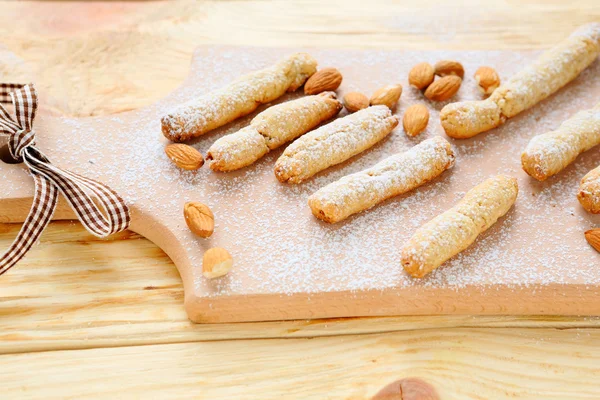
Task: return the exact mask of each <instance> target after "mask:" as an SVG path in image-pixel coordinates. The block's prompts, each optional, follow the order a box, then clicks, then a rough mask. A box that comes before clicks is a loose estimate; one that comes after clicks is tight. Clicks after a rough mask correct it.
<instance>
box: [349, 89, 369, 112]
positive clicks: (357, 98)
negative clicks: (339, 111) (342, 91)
mask: <svg viewBox="0 0 600 400" xmlns="http://www.w3.org/2000/svg"><path fill="white" fill-rule="evenodd" d="M344 107H346V110H348V112H351V113H353V112H357V111H359V110H362V109H363V108H367V107H369V99H368V98H367V96H365V95H364V94H362V93H359V92H350V93H347V94H346V95H345V96H344Z"/></svg>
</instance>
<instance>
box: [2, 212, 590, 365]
mask: <svg viewBox="0 0 600 400" xmlns="http://www.w3.org/2000/svg"><path fill="white" fill-rule="evenodd" d="M18 229H19V225H17V224H0V248H6V247H7V246H8V245H9V243H10V241H11V240H12V238H14V236H15V235H16V234H17V231H18ZM182 302H183V288H182V284H181V280H180V279H179V275H178V273H177V270H176V269H175V266H174V265H173V263H172V262H171V261H170V260H169V258H168V257H167V256H166V255H165V254H164V253H163V252H162V251H161V250H160V249H158V248H157V247H156V246H154V245H153V244H152V243H150V242H149V241H148V240H146V239H144V238H140V237H139V236H138V235H135V234H133V233H131V232H124V233H122V234H119V235H118V236H116V237H113V238H112V239H110V240H101V239H98V238H95V237H94V236H92V235H90V234H89V233H87V231H85V230H84V228H82V227H81V225H79V224H77V223H75V222H54V223H52V224H50V226H49V228H48V229H47V230H46V232H45V233H44V234H43V235H42V238H41V243H40V244H39V245H38V246H36V247H34V249H33V251H32V252H31V253H30V254H29V255H28V256H27V259H26V260H25V261H24V262H23V263H22V264H21V265H18V266H17V267H15V268H14V269H13V270H11V271H10V273H7V274H6V275H4V276H2V278H1V279H0V354H2V353H20V352H29V351H48V350H60V349H85V348H96V347H119V346H130V345H141V344H152V343H180V342H194V341H211V340H224V339H249V338H279V337H286V338H291V337H318V336H332V335H348V334H360V333H377V332H391V331H404V330H415V329H439V328H443V327H445V328H449V327H499V326H502V327H509V326H511V327H558V328H575V327H579V328H584V327H588V328H589V327H598V326H600V318H597V317H518V316H513V317H509V316H507V317H503V316H500V317H490V316H480V317H471V316H432V317H420V316H411V317H389V318H346V319H336V320H313V321H306V320H303V321H288V322H270V323H248V324H217V325H202V324H193V323H191V322H189V321H188V319H187V316H186V314H185V311H184V309H183V304H182Z"/></svg>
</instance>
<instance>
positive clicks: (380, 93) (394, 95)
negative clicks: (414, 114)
mask: <svg viewBox="0 0 600 400" xmlns="http://www.w3.org/2000/svg"><path fill="white" fill-rule="evenodd" d="M400 96H402V85H400V84H395V85H387V86H384V87H382V88H380V89H377V90H376V91H375V93H373V96H371V99H370V100H369V103H370V104H371V105H372V106H377V105H380V104H382V105H384V106H387V107H388V108H389V109H390V110H393V109H394V107H396V104H397V103H398V100H400Z"/></svg>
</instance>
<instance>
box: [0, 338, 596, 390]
mask: <svg viewBox="0 0 600 400" xmlns="http://www.w3.org/2000/svg"><path fill="white" fill-rule="evenodd" d="M599 343H600V330H597V329H593V330H590V329H576V330H549V329H543V330H532V329H496V330H489V329H441V330H440V329H429V330H422V331H419V332H418V334H415V332H413V331H409V332H396V333H387V334H375V335H358V336H338V337H330V338H320V339H318V340H310V339H271V340H251V341H250V340H237V341H219V342H202V343H182V344H168V345H150V346H132V347H126V348H119V349H106V348H104V349H91V350H79V351H53V352H41V353H27V354H16V355H5V356H0V369H1V370H2V375H3V378H4V379H3V395H4V396H7V397H8V398H52V397H61V398H65V397H69V398H86V399H87V398H99V399H100V398H115V397H118V398H140V397H147V396H150V397H152V398H160V399H162V398H194V399H216V398H218V399H222V398H231V399H242V398H243V399H281V398H285V399H367V398H369V397H370V396H372V395H373V394H375V393H376V392H377V391H378V390H379V389H380V388H381V387H383V386H384V385H385V384H387V383H390V382H392V381H394V380H396V379H398V378H399V377H407V376H416V377H421V378H423V379H425V380H427V381H428V382H429V383H431V384H432V385H433V386H434V387H435V388H436V389H437V391H438V392H439V394H440V398H441V399H444V400H449V399H504V398H518V399H557V400H558V399H561V400H562V399H575V398H577V399H593V398H598V397H600V387H599V386H598V384H597V378H598V374H600V348H599V347H598V346H597V345H598V344H599ZM26 366H35V373H30V374H27V375H24V374H23V369H24V368H26ZM109 366H110V367H109ZM144 394H146V395H144Z"/></svg>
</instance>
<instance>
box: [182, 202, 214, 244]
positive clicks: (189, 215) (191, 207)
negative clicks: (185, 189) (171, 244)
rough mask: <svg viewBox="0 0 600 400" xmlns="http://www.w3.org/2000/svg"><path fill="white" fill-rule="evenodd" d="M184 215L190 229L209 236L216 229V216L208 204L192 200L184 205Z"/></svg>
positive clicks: (199, 234)
mask: <svg viewBox="0 0 600 400" xmlns="http://www.w3.org/2000/svg"><path fill="white" fill-rule="evenodd" d="M183 216H184V217H185V223H186V224H187V226H188V228H190V231H192V232H194V233H195V234H196V235H198V236H200V237H203V238H207V237H210V236H211V235H212V234H213V232H214V230H215V217H214V215H213V213H212V211H211V210H210V208H209V207H208V206H207V205H206V204H202V203H199V202H197V201H190V202H188V203H185V205H184V206H183Z"/></svg>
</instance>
